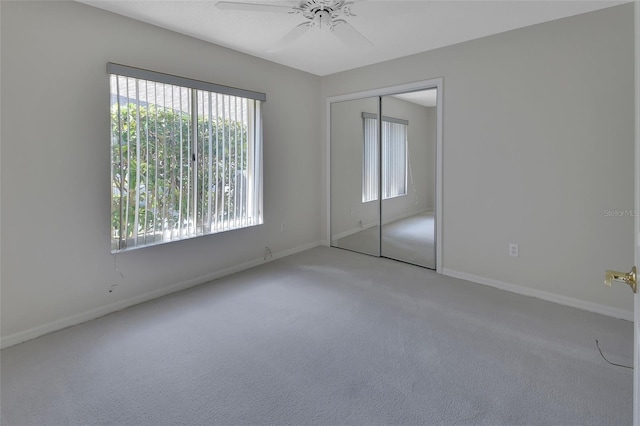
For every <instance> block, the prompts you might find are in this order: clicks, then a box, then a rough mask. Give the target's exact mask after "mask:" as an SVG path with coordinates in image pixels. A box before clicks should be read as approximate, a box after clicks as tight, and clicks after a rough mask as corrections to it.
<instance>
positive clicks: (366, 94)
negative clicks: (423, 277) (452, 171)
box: [325, 77, 444, 274]
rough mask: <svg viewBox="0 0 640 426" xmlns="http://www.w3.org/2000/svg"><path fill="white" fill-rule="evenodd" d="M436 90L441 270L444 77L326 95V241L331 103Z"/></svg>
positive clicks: (328, 232)
mask: <svg viewBox="0 0 640 426" xmlns="http://www.w3.org/2000/svg"><path fill="white" fill-rule="evenodd" d="M434 88H435V89H437V91H438V93H437V96H438V98H437V104H436V112H437V117H436V210H435V213H436V272H437V273H440V274H441V273H442V265H443V262H442V261H443V259H442V252H443V250H442V241H443V239H442V237H443V234H442V229H443V226H442V222H443V220H442V219H443V218H442V189H443V185H442V176H443V173H442V160H443V157H442V135H443V131H442V130H443V129H442V126H443V117H442V113H443V111H444V109H443V103H444V91H443V90H444V79H443V78H442V77H439V78H433V79H429V80H422V81H416V82H413V83H406V84H400V85H395V86H389V87H383V88H380V89H372V90H366V91H363V92H355V93H347V94H344V95H337V96H331V97H328V98H327V103H326V106H325V108H326V117H327V120H326V126H327V127H326V140H325V143H326V162H325V164H326V182H325V183H326V199H327V207H326V208H327V211H326V233H325V235H326V239H325V240H326V241H327V244H330V242H331V104H332V103H334V102H343V101H353V100H357V99H364V98H370V97H374V96H388V95H396V94H400V93H406V92H414V91H418V90H427V89H434Z"/></svg>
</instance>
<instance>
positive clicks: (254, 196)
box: [107, 63, 266, 253]
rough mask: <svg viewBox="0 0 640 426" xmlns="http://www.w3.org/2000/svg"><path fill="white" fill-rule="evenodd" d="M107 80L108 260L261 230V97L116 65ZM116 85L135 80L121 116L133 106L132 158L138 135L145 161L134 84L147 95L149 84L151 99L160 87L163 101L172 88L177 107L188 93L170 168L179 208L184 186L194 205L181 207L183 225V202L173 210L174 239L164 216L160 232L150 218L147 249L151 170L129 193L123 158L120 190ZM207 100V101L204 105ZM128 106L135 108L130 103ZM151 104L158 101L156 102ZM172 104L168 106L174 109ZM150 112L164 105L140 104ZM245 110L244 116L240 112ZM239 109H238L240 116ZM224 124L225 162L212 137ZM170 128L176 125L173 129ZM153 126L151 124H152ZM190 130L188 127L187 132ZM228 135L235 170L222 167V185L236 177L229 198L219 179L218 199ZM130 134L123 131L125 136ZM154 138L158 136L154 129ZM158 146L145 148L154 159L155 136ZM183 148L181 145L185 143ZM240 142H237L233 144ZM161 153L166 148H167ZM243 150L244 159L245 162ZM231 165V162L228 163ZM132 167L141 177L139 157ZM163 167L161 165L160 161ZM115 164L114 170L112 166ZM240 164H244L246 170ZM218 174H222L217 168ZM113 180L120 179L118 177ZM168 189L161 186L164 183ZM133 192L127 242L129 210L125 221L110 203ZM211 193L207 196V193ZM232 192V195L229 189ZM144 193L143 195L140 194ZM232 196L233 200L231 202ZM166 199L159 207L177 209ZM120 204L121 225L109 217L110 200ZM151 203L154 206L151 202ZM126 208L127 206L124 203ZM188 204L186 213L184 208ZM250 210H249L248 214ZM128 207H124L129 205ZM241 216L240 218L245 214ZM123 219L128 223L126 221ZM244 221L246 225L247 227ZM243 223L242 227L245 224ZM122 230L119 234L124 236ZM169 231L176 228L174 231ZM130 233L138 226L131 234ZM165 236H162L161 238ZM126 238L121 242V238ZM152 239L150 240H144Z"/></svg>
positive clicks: (120, 130) (146, 134)
mask: <svg viewBox="0 0 640 426" xmlns="http://www.w3.org/2000/svg"><path fill="white" fill-rule="evenodd" d="M107 74H108V76H109V80H110V86H111V87H110V98H111V107H110V115H111V119H110V120H111V154H110V164H111V215H110V216H111V218H112V223H111V231H110V235H111V252H112V253H119V252H122V251H128V250H133V249H139V248H144V247H149V246H154V245H158V244H165V243H170V242H175V241H183V240H186V239H191V238H196V237H200V236H205V235H212V234H217V233H220V232H225V231H229V230H233V229H242V228H247V227H252V226H257V225H260V224H262V223H263V222H264V219H263V215H262V202H263V197H262V194H263V176H262V167H263V165H262V161H263V140H262V103H263V102H266V95H265V94H264V93H260V92H254V91H251V90H245V89H238V88H234V87H228V86H223V85H219V84H214V83H208V82H204V81H201V80H195V79H189V78H186V77H179V76H174V75H170V74H164V73H160V72H155V71H149V70H144V69H141V68H135V67H130V66H126V65H121V64H115V63H108V64H107ZM121 78H126V79H127V80H126V81H127V82H129V80H128V79H134V82H135V84H136V86H135V88H136V91H135V98H132V97H131V96H130V92H129V88H127V96H126V100H127V102H126V108H127V114H128V113H129V108H130V105H131V104H134V106H135V107H136V108H137V109H136V110H135V113H136V121H135V125H136V139H135V140H136V152H137V153H138V156H139V155H140V154H139V151H140V150H141V148H140V146H141V144H142V142H141V138H140V135H142V134H144V137H146V143H147V145H146V149H147V155H148V149H149V146H150V145H149V142H148V141H149V134H150V132H151V130H150V129H149V128H147V130H146V131H145V130H142V131H141V130H140V129H139V126H141V121H140V107H141V105H142V102H141V96H140V94H139V93H138V87H139V84H140V82H144V85H145V87H148V86H147V85H148V84H149V83H154V96H157V92H155V90H157V85H158V84H160V85H162V90H163V93H164V90H165V89H166V85H169V86H170V87H171V88H172V89H173V88H176V87H177V88H179V89H180V99H182V96H184V94H183V92H182V90H183V89H184V91H185V93H188V95H187V99H188V104H189V105H187V106H185V108H186V111H185V110H184V109H183V105H182V102H181V103H180V108H179V110H178V115H179V116H180V136H178V137H177V138H176V139H177V140H179V141H180V142H179V143H180V145H179V150H180V161H179V162H175V163H177V165H176V164H175V163H174V164H172V166H171V167H177V168H179V170H180V177H179V179H178V180H177V182H178V183H177V185H179V186H180V191H181V192H180V197H181V198H180V200H182V188H183V186H184V185H186V188H187V189H192V190H193V200H192V199H191V198H188V197H187V202H186V206H187V207H186V209H187V210H186V211H187V214H186V215H185V217H184V218H183V217H182V213H183V206H182V201H180V204H179V205H178V207H177V210H178V215H179V216H178V217H179V219H178V220H177V222H176V223H179V225H178V232H177V233H176V232H175V228H170V227H167V225H166V224H165V222H166V221H167V217H168V216H166V217H165V216H163V217H162V223H161V224H160V225H159V226H160V228H156V222H155V218H154V225H153V230H152V232H153V234H152V235H153V237H152V240H151V241H150V242H147V228H146V227H147V226H148V223H147V205H146V203H147V197H148V196H149V192H150V191H148V190H147V187H146V185H147V184H148V174H149V172H148V168H149V167H150V165H149V164H145V166H146V167H147V171H146V172H145V177H146V178H147V181H142V180H141V179H140V181H138V180H139V179H138V177H136V179H135V183H134V184H133V185H132V184H131V179H130V176H129V173H130V170H129V169H130V168H131V164H129V163H130V161H131V158H129V157H127V177H128V179H127V182H126V184H125V183H124V181H125V179H124V176H125V175H124V171H123V164H124V163H123V156H122V151H123V147H124V140H123V131H124V130H123V129H124V127H123V126H122V123H121V122H120V120H121V110H120V108H121V98H122V92H121V91H120V88H119V86H117V84H119V82H120V79H121ZM114 79H115V81H116V87H117V90H116V93H114V92H113V81H114ZM212 95H213V96H214V97H215V99H216V104H215V105H216V114H217V115H216V116H215V120H216V124H215V127H212V121H213V118H214V116H212V108H213V106H212V105H213V104H212ZM114 96H116V100H115V104H117V108H116V109H117V113H118V118H117V119H118V123H117V129H116V130H117V131H116V134H115V135H114V119H113V115H112V114H113V110H112V108H113V105H114V101H113V97H114ZM172 96H173V92H172ZM207 97H208V98H207ZM130 99H132V100H133V102H132V101H131V100H130ZM144 99H145V102H147V101H149V99H148V93H146V94H145V97H144ZM219 99H222V105H221V106H220V105H219V104H218V100H219ZM154 100H157V98H156V99H154ZM207 100H208V102H209V103H208V104H207ZM232 100H233V105H234V106H233V108H235V112H236V115H235V116H234V117H232V116H231V111H232V109H231V108H232V107H231V103H232ZM172 102H173V101H172ZM238 102H240V105H238ZM150 105H153V106H155V109H156V111H157V110H158V109H160V108H163V110H164V111H165V112H166V111H167V104H162V105H160V104H159V103H153V104H152V103H151V102H147V103H146V104H145V107H148V106H150ZM205 105H207V107H208V116H207V111H206V108H205ZM245 107H246V110H245ZM174 108H175V107H174V104H173V103H172V107H171V108H170V111H171V112H173V113H175V110H174ZM238 108H241V109H240V110H239V109H238ZM220 109H221V110H222V111H223V117H220V115H219V112H220ZM227 109H228V110H229V114H228V117H224V111H226V110H227ZM238 111H241V113H240V120H241V121H238V118H239V116H238ZM201 113H203V114H204V115H203V116H202V117H201ZM183 115H187V116H188V118H189V121H190V122H187V123H186V126H187V133H188V134H187V136H186V139H183V134H182V126H183V124H185V123H183V120H182V117H183ZM157 117H158V116H157V112H156V121H157ZM207 118H208V119H209V121H208V129H209V136H208V138H207V137H206V135H205V131H206V130H205V128H204V127H205V125H206V124H207V122H206V120H207ZM221 118H222V130H223V134H225V133H226V129H227V128H229V131H228V133H229V140H227V139H224V136H223V140H222V143H223V145H222V147H223V152H224V153H223V154H222V157H220V156H219V155H218V151H217V150H218V148H217V147H218V132H219V130H220V129H219V126H220V119H221ZM201 119H203V120H204V121H203V122H202V123H201V122H200V121H199V120H201ZM146 120H149V117H147V118H146ZM145 123H146V124H149V122H148V121H145ZM128 124H129V125H130V124H131V122H129V123H128ZM173 124H175V123H173ZM239 124H240V125H242V126H243V127H242V128H241V129H240V132H238V130H237V126H238V125H239ZM156 125H157V122H156ZM189 126H190V127H189ZM230 126H233V127H234V133H233V138H234V139H233V140H234V142H233V143H234V145H233V146H234V147H235V148H234V153H235V154H234V155H235V159H236V160H235V161H236V162H235V167H234V169H233V170H232V169H231V163H230V161H229V165H228V171H229V176H228V177H227V179H230V176H231V172H233V173H234V177H233V192H231V190H230V189H229V191H227V185H226V184H225V182H226V181H225V180H224V179H225V177H224V175H223V177H222V179H223V182H222V184H223V185H225V186H224V189H223V190H222V191H219V190H218V188H217V186H218V185H217V184H218V182H219V177H220V176H219V175H218V165H217V164H218V162H219V161H220V159H221V158H222V159H223V161H225V160H224V159H226V157H227V156H230V155H231V154H230V152H231V146H232V145H230V144H231V142H230V140H231V137H232V132H231V127H230ZM212 128H215V132H216V134H215V137H214V136H213V134H212V133H211V131H212ZM127 131H129V130H127ZM156 131H157V129H156ZM201 132H202V135H203V137H200V133H201ZM155 137H156V139H155V142H153V144H152V145H151V146H152V147H153V149H154V151H156V152H157V150H158V149H159V146H160V145H159V139H158V135H155ZM238 137H240V139H238ZM129 139H130V137H129V136H127V144H128V143H129ZM213 139H215V144H216V156H215V164H216V165H215V170H216V171H215V173H216V174H215V184H214V185H213V186H211V187H210V185H211V184H212V180H211V176H212V174H211V173H212V171H211V169H212V168H213V167H214V166H213V163H214V160H213V158H214V156H213V151H212V145H211V141H212V140H213ZM207 140H208V142H209V152H208V156H209V157H208V159H209V163H208V164H205V162H204V161H205V160H204V157H205V151H206V149H205V148H204V147H205V145H204V144H205V143H207ZM183 141H185V142H183ZM238 141H239V142H238ZM225 143H229V145H228V148H229V151H228V152H227V151H225V149H224V148H227V145H224V144H225ZM200 145H202V150H201V151H202V153H200V152H199V151H198V149H199V146H200ZM185 147H186V150H187V151H186V152H187V153H188V155H187V156H183V150H184V149H185ZM165 148H166V147H165ZM114 149H115V150H116V151H117V152H119V153H120V157H119V159H118V157H116V156H114ZM127 149H129V146H128V145H127ZM238 149H240V155H238ZM245 150H246V155H245V154H244V153H245ZM249 154H251V158H249ZM127 155H129V151H128V150H127ZM238 156H240V160H241V161H240V166H241V168H240V169H238V162H237V158H238ZM229 158H231V157H229ZM137 160H138V163H136V164H137V165H136V167H137V169H136V173H138V174H139V173H140V172H139V169H140V166H139V163H140V158H139V157H138V159H137ZM164 160H165V163H166V156H165V158H164ZM200 160H202V165H201V167H200V169H201V171H202V173H203V176H202V177H201V178H199V176H198V169H199V166H198V163H199V161H200ZM147 162H148V157H147ZM160 162H162V161H160ZM116 163H117V164H116ZM245 163H246V164H245ZM155 167H156V169H158V168H160V165H159V159H158V157H155ZM163 167H164V170H165V173H166V167H167V165H166V164H163ZM184 168H186V170H187V173H186V175H184V174H183V169H184ZM223 170H224V168H223ZM115 171H119V172H120V175H119V176H120V182H121V185H120V187H119V188H118V187H117V186H116V185H115V181H114V172H115ZM239 171H241V172H242V176H241V178H240V179H238V172H239ZM205 173H207V176H208V177H209V179H208V180H207V181H205V179H206V178H205V176H204V174H205ZM116 176H118V175H117V174H116ZM164 178H165V180H166V176H164ZM156 179H157V174H156ZM157 185H158V184H157V181H154V186H155V190H156V192H155V194H156V195H158V193H159V192H158V191H157V188H158V186H157ZM165 185H166V183H165ZM199 185H200V190H201V192H202V197H200V194H199V193H198V188H199ZM229 185H231V180H229ZM238 185H240V187H239V188H241V191H240V194H241V195H238V193H237V192H236V189H237V188H238ZM142 186H144V189H142V190H141V189H140V188H141V187H142ZM132 188H135V191H136V197H135V206H134V207H135V213H134V218H135V224H134V225H133V226H134V228H132V229H133V231H132V235H133V236H130V235H129V229H128V228H129V227H128V222H127V221H128V220H129V217H130V212H129V211H128V210H127V212H126V213H123V208H124V204H125V203H124V201H123V197H120V195H118V196H117V197H116V195H115V194H116V192H118V193H119V194H122V193H125V194H126V193H128V192H129V191H132ZM206 188H209V189H206ZM211 188H215V190H213V191H212V190H211ZM229 188H231V187H229ZM166 189H167V188H166V186H165V187H162V188H161V192H163V191H165V190H166ZM143 191H144V192H143ZM141 192H143V194H144V195H145V199H144V203H145V206H144V207H145V213H144V214H145V216H144V218H145V220H144V224H143V227H145V228H144V233H143V234H142V235H144V241H143V242H141V243H140V242H139V241H138V240H139V238H140V237H141V234H140V227H139V219H140V218H139V216H138V212H139V210H138V207H139V206H138V204H139V200H140V199H141V198H140V193H141ZM211 192H215V193H216V197H215V202H216V216H215V218H214V219H213V221H212V218H211V211H212V206H211V201H212V198H211V195H210V194H211ZM220 192H221V193H222V195H221V197H222V204H223V205H222V207H223V209H222V210H220V213H221V217H223V218H224V219H222V220H218V215H217V213H218V201H219V199H218V194H219V193H220ZM227 192H228V195H227V196H226V198H227V206H225V205H224V202H225V194H227ZM205 193H208V194H209V196H208V197H205ZM232 194H233V195H232ZM242 196H244V199H242V200H241V201H242V203H241V204H237V203H238V200H240V198H239V197H242ZM165 197H168V198H165V199H163V203H164V204H165V205H167V204H169V203H173V202H175V199H173V198H171V197H173V196H172V195H170V196H166V195H165ZM115 198H118V202H119V207H118V208H119V209H120V216H119V222H118V221H117V220H115V219H114V212H115V213H117V211H116V210H115V208H116V207H115V202H114V199H115ZM205 198H207V201H208V205H207V206H206V207H208V216H207V218H208V224H207V222H206V221H205V213H206V212H205V205H204V204H202V205H199V203H200V200H202V202H203V203H204V201H205ZM232 198H233V210H224V209H225V208H226V207H229V206H231V199H232ZM156 201H157V200H156ZM127 202H128V200H127ZM190 204H191V205H190ZM249 204H250V206H249ZM127 206H128V204H127ZM238 206H240V208H239V210H240V214H241V216H240V218H238ZM157 208H158V207H157V206H156V207H154V209H153V210H154V212H153V215H155V216H158V213H157V211H156V209H157ZM243 209H246V210H243ZM169 210H171V212H169ZM249 211H251V216H249V213H248V212H249ZM232 212H233V215H234V217H233V218H231V217H230V215H231V213H232ZM167 213H168V214H170V215H171V216H175V211H174V210H173V206H170V207H165V215H166V214H167ZM125 217H126V219H125ZM249 218H250V220H249ZM183 219H185V220H186V225H185V226H184V227H183V225H182V223H181V222H182V220H183ZM243 219H246V220H244V222H243ZM115 223H119V225H118V226H115V225H114V224H115ZM123 223H124V224H125V225H124V228H123ZM212 224H215V226H213V225H212ZM174 225H175V224H174ZM136 226H138V227H137V228H136ZM123 229H125V232H122V230H123ZM167 232H168V234H167ZM123 234H124V235H123ZM158 235H160V241H157V238H156V237H157V236H158ZM150 239H151V237H150ZM130 240H132V244H131V243H130Z"/></svg>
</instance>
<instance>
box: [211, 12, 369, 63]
mask: <svg viewBox="0 0 640 426" xmlns="http://www.w3.org/2000/svg"><path fill="white" fill-rule="evenodd" d="M353 4H354V2H353V1H345V0H302V1H296V2H295V4H294V5H292V6H286V5H282V4H269V3H246V2H235V1H224V0H222V1H218V2H217V3H216V7H218V8H219V9H223V10H243V11H253V12H273V13H288V14H293V15H299V16H300V17H301V18H302V19H304V21H303V22H302V23H300V24H299V25H297V26H296V27H295V28H293V29H292V30H291V31H289V32H288V33H287V34H285V35H284V37H282V38H281V39H280V40H279V41H278V42H277V43H276V45H275V46H273V47H272V48H271V49H269V50H270V51H277V50H282V49H284V48H286V47H288V46H289V45H290V44H292V43H293V42H294V41H296V40H297V39H299V38H300V37H302V36H303V35H304V34H305V33H306V32H307V31H309V30H310V29H311V28H319V29H325V28H326V29H328V30H329V31H330V32H331V33H332V34H334V35H335V36H336V37H337V38H338V39H340V40H341V41H342V42H344V43H345V44H347V45H348V46H350V47H360V48H366V47H371V46H373V43H371V41H369V39H367V38H366V37H365V36H364V35H363V34H362V33H361V32H360V31H358V30H357V29H356V28H355V27H354V26H353V25H351V24H350V23H349V22H348V21H347V19H348V18H351V17H355V16H356V15H354V14H353V13H352V12H351V6H352V5H353Z"/></svg>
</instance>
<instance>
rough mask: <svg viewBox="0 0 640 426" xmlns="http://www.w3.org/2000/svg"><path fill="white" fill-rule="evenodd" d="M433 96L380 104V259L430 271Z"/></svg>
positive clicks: (433, 260) (395, 97)
mask: <svg viewBox="0 0 640 426" xmlns="http://www.w3.org/2000/svg"><path fill="white" fill-rule="evenodd" d="M436 95H437V93H436V89H429V90H423V91H419V92H411V93H405V94H399V95H393V96H385V97H383V98H382V116H383V120H382V222H381V223H382V243H381V253H380V255H381V256H384V257H389V258H392V259H396V260H401V261H403V262H408V263H413V264H415V265H420V266H424V267H427V268H431V269H435V267H436V255H435V253H436V250H435V213H434V212H435V198H436V197H435V188H436V185H435V179H436V117H437V112H436V101H437V96H436ZM374 120H375V117H374Z"/></svg>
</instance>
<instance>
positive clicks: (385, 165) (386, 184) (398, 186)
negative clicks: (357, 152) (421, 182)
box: [362, 113, 409, 202]
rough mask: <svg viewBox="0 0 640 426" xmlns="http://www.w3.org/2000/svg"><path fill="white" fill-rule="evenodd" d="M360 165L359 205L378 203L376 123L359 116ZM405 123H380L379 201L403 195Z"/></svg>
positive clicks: (370, 117)
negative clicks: (361, 127) (361, 129)
mask: <svg viewBox="0 0 640 426" xmlns="http://www.w3.org/2000/svg"><path fill="white" fill-rule="evenodd" d="M362 117H363V121H364V162H363V177H362V202H368V201H374V200H377V199H378V168H379V166H378V151H379V150H378V145H377V141H378V137H377V133H378V119H377V115H375V114H369V113H363V114H362ZM408 125H409V123H408V122H407V121H405V120H399V119H394V118H389V117H383V119H382V138H381V139H382V199H387V198H392V197H397V196H400V195H406V193H407V154H408V152H407V142H408V140H407V133H408Z"/></svg>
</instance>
